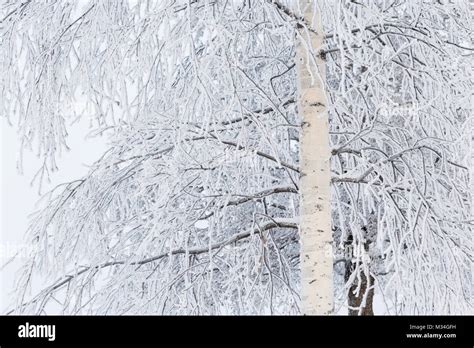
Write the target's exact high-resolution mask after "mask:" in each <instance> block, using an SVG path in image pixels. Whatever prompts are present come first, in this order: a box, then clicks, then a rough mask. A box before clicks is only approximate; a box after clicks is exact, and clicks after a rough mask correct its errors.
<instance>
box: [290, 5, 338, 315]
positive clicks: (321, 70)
mask: <svg viewBox="0 0 474 348" xmlns="http://www.w3.org/2000/svg"><path fill="white" fill-rule="evenodd" d="M300 8H301V10H302V11H303V16H304V17H305V19H306V21H307V23H313V26H314V31H315V32H312V31H310V32H308V31H306V30H304V29H300V33H299V34H300V35H301V37H302V38H304V39H305V40H304V41H306V42H307V43H309V44H310V45H311V48H313V50H314V51H313V52H317V50H318V49H319V48H320V47H321V45H322V43H323V31H322V24H321V20H320V17H319V13H317V14H316V16H315V17H314V20H313V16H314V13H313V5H312V1H311V0H300ZM304 41H303V40H300V43H299V44H298V47H297V53H296V60H297V62H296V65H297V71H298V87H299V100H298V103H299V104H298V107H299V112H300V113H301V118H302V121H303V127H302V133H301V144H300V162H301V171H302V177H301V181H300V192H301V196H300V200H301V201H300V203H301V205H300V209H301V221H300V238H301V253H300V258H301V263H300V264H301V282H302V284H301V293H302V312H303V314H306V315H323V314H331V313H332V312H333V289H332V287H333V284H332V272H333V260H332V257H331V255H332V252H331V251H332V246H331V243H332V231H331V204H330V195H331V189H330V162H329V161H330V148H329V131H328V116H327V108H326V105H327V101H326V95H325V91H324V86H323V83H322V81H324V79H325V62H324V60H323V59H322V58H321V57H319V56H317V55H316V54H314V58H312V57H311V53H308V52H309V51H308V47H306V45H305V43H304ZM316 56H317V57H316ZM315 63H316V64H315Z"/></svg>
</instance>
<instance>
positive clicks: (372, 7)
mask: <svg viewBox="0 0 474 348" xmlns="http://www.w3.org/2000/svg"><path fill="white" fill-rule="evenodd" d="M467 6H468V5H467V3H464V2H461V1H444V2H440V1H421V0H419V1H413V2H412V1H410V2H409V1H397V0H390V1H388V0H373V1H367V2H363V3H362V2H357V1H335V0H334V1H324V2H323V1H321V2H319V1H318V2H316V1H313V2H309V3H308V2H307V1H298V2H296V1H271V0H245V1H244V0H242V1H237V0H235V1H220V0H201V1H194V0H189V1H184V0H176V1H173V0H166V1H140V2H134V1H84V2H80V1H60V2H59V1H33V0H29V1H21V2H18V1H8V0H3V1H1V2H0V11H1V12H0V47H1V50H0V52H1V56H0V66H1V71H0V76H1V77H0V79H1V80H0V81H1V82H0V91H1V95H2V98H1V99H0V100H1V101H0V110H1V111H0V112H1V115H2V117H5V118H7V119H8V120H9V121H10V122H11V123H12V124H14V126H15V127H16V128H17V130H18V134H19V137H20V140H21V144H22V146H21V149H20V155H19V158H20V159H21V158H22V156H21V153H22V152H23V151H35V152H36V153H37V155H38V156H39V157H40V158H41V159H42V163H43V164H42V166H41V167H40V168H39V170H38V172H37V174H36V175H35V176H34V178H33V179H34V183H35V185H37V186H38V188H40V189H41V190H42V191H44V190H45V189H46V186H45V183H47V180H48V176H49V174H50V173H51V172H52V171H55V170H60V169H59V168H57V165H56V160H57V157H58V156H67V150H68V147H67V140H68V128H69V125H70V124H71V122H73V121H74V120H76V119H78V118H87V119H88V120H89V121H90V124H91V134H92V135H96V136H103V137H106V138H107V140H108V144H109V150H108V151H107V152H106V153H104V154H103V156H102V157H101V158H100V159H99V160H98V161H97V162H96V163H95V164H94V166H93V167H92V168H91V169H90V171H89V173H88V174H87V175H86V176H85V177H82V178H78V179H77V180H75V181H72V182H68V183H64V184H62V185H59V186H57V187H55V188H53V189H52V190H49V191H48V192H46V193H44V196H43V197H42V200H41V206H40V209H39V210H38V211H37V212H36V213H35V215H34V216H33V218H32V219H31V223H30V227H29V229H28V231H27V234H26V237H25V238H26V240H27V242H28V243H31V244H32V245H34V246H35V252H34V253H33V254H32V255H31V258H29V259H28V260H27V262H25V264H24V266H23V267H22V269H21V271H20V272H19V278H18V282H17V294H18V296H17V298H16V300H15V303H13V304H12V311H11V313H38V314H42V313H51V312H56V311H59V312H61V313H69V314H85V313H89V314H198V315H201V314H313V313H332V312H333V311H332V307H333V302H334V311H338V310H339V309H340V307H346V308H348V311H349V314H355V315H364V314H365V315H367V314H372V312H373V310H372V306H373V303H372V301H373V298H374V294H379V295H380V296H381V297H382V298H383V299H384V300H385V301H386V302H387V310H388V312H389V313H391V314H393V313H397V314H435V313H437V314H439V313H444V314H446V313H449V314H451V313H456V314H460V313H469V312H470V311H472V304H471V303H470V298H471V297H472V296H471V295H472V294H470V280H471V277H472V273H471V272H472V261H473V256H472V249H473V248H472V237H471V233H472V227H473V220H472V214H471V211H472V210H471V209H472V196H471V192H470V191H469V180H472V179H471V177H470V175H469V172H470V168H472V163H470V162H469V161H470V158H471V154H470V152H469V151H470V148H469V141H470V139H471V135H472V134H471V133H470V131H468V129H470V128H469V127H468V125H470V123H469V122H472V119H471V105H470V103H469V101H470V98H471V97H472V96H471V93H472V92H471V91H472V90H473V88H472V87H473V83H472V82H473V81H472V63H471V61H472V51H473V48H472V41H471V36H472V28H471V27H470V25H469V23H471V19H470V13H469V9H468V7H467ZM318 103H320V104H321V105H319V104H318ZM313 104H316V105H313ZM78 105H81V108H79V107H78ZM19 163H20V169H21V160H20V162H19ZM313 165H314V166H316V167H315V168H318V169H320V172H318V171H317V170H316V171H315V172H312V171H311V168H312V167H311V166H313ZM321 169H323V171H321ZM312 173H313V174H315V175H313V174H312ZM315 183H316V184H315ZM317 183H321V185H317ZM316 185H317V186H318V187H317V188H316V187H315V186H316ZM323 186H324V187H323ZM329 189H330V192H329ZM319 198H322V200H321V202H320V203H319V202H318V201H319V200H320V199H319ZM318 204H320V207H321V208H322V209H317V207H318ZM311 207H312V208H311ZM318 229H321V230H323V231H324V237H322V236H323V235H321V238H319V235H318V234H317V232H318ZM314 231H316V234H315V233H314ZM315 236H316V240H319V242H318V243H319V244H318V245H319V246H317V247H316V248H315V249H314V250H316V251H313V250H311V248H312V247H315V245H312V243H313V242H312V241H311V238H313V240H315V239H314V238H315ZM331 240H332V247H331V248H329V249H327V250H324V245H329V244H331V243H330V242H331ZM300 244H301V247H300ZM323 252H324V255H323ZM306 255H308V256H310V258H309V261H308V260H306V259H305V257H306ZM313 271H314V272H313ZM312 273H314V274H315V275H316V276H315V277H314V276H312V275H311V274H312ZM331 273H332V274H331ZM331 279H333V280H331ZM313 280H315V281H314V282H312V281H313ZM39 281H46V282H48V284H49V285H47V286H45V287H43V288H41V289H40V290H38V288H37V286H36V284H38V282H39ZM310 283H311V284H310Z"/></svg>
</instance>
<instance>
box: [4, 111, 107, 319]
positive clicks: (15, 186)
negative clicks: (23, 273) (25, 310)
mask: <svg viewBox="0 0 474 348" xmlns="http://www.w3.org/2000/svg"><path fill="white" fill-rule="evenodd" d="M0 122H1V133H0V135H1V139H0V140H1V141H0V156H1V157H0V181H1V184H0V197H1V200H0V242H1V243H0V267H1V266H2V265H4V264H5V262H6V261H8V259H9V257H11V256H12V255H13V254H15V253H16V251H17V250H18V249H19V248H21V247H22V245H24V244H23V242H24V240H23V237H24V233H25V231H26V228H27V225H28V216H29V214H31V213H32V212H34V211H35V203H36V202H37V201H38V199H39V197H40V196H39V195H38V186H37V185H35V186H33V187H32V186H31V185H30V183H31V180H32V178H33V176H34V174H35V173H36V171H37V170H38V167H39V162H38V159H37V158H36V157H35V156H34V154H32V153H25V158H24V174H23V175H20V174H19V173H18V171H17V168H16V163H17V160H18V149H19V141H18V137H17V134H16V129H15V128H14V127H11V126H10V125H8V123H7V121H6V120H5V119H1V120H0ZM68 132H69V141H68V145H69V147H70V148H71V151H69V152H67V153H63V155H62V157H61V158H59V159H58V166H59V171H58V172H56V173H54V174H53V175H52V177H51V183H50V184H48V185H45V186H44V189H43V191H44V192H46V191H47V190H48V188H52V187H54V186H56V185H57V184H60V183H62V182H66V181H70V180H74V179H77V178H78V177H81V176H82V175H84V174H85V173H86V172H87V170H88V168H87V165H90V164H92V163H93V162H94V161H95V160H97V159H98V158H99V157H100V156H101V155H102V154H103V153H104V151H105V150H106V141H105V139H104V138H93V139H91V138H86V135H87V133H88V121H87V120H86V119H84V120H83V121H81V122H80V123H77V124H75V125H74V126H73V127H71V128H69V129H68ZM20 261H21V260H16V261H14V262H12V263H10V264H8V265H7V266H6V267H5V268H4V269H1V270H0V284H1V285H0V289H1V291H0V313H4V311H5V309H6V307H7V306H8V304H9V302H10V299H11V291H14V288H13V284H14V278H15V273H16V270H17V269H18V266H19V264H21V262H20Z"/></svg>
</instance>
